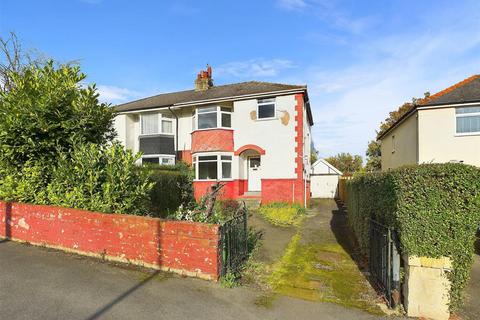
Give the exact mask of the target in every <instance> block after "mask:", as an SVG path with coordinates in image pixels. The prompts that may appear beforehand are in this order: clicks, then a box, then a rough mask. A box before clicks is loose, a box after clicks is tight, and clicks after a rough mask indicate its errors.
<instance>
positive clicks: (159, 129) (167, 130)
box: [140, 112, 173, 135]
mask: <svg viewBox="0 0 480 320" xmlns="http://www.w3.org/2000/svg"><path fill="white" fill-rule="evenodd" d="M140 134H142V135H154V134H173V118H172V116H171V115H169V114H162V113H158V112H151V113H142V114H140Z"/></svg>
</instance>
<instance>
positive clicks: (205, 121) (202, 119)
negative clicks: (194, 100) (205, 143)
mask: <svg viewBox="0 0 480 320" xmlns="http://www.w3.org/2000/svg"><path fill="white" fill-rule="evenodd" d="M193 119H194V121H193V122H194V124H195V122H197V123H196V126H194V128H195V127H196V128H197V129H211V128H231V127H232V111H231V109H230V108H225V107H220V106H215V107H202V108H198V109H197V111H196V115H194V116H193ZM195 119H196V121H195Z"/></svg>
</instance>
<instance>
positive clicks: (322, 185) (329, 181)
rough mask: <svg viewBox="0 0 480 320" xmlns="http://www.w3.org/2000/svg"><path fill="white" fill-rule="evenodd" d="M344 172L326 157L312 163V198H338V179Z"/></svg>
mask: <svg viewBox="0 0 480 320" xmlns="http://www.w3.org/2000/svg"><path fill="white" fill-rule="evenodd" d="M341 176H342V172H341V171H340V170H338V169H337V168H335V167H334V166H332V165H331V164H330V163H329V162H328V161H327V160H325V159H318V160H317V161H316V162H315V163H314V164H312V173H311V174H310V189H311V191H312V198H331V199H333V198H336V197H337V196H338V179H340V177H341Z"/></svg>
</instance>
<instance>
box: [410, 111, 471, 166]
mask: <svg viewBox="0 0 480 320" xmlns="http://www.w3.org/2000/svg"><path fill="white" fill-rule="evenodd" d="M418 122H419V134H418V136H419V163H428V162H437V163H443V162H450V161H463V163H466V164H471V165H474V166H478V167H480V135H478V134H477V135H466V136H460V135H457V134H456V119H455V108H454V107H450V108H445V107H442V108H438V109H428V110H419V111H418Z"/></svg>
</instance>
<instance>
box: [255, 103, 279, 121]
mask: <svg viewBox="0 0 480 320" xmlns="http://www.w3.org/2000/svg"><path fill="white" fill-rule="evenodd" d="M257 115H258V119H274V118H275V116H276V112H275V98H270V99H258V100H257Z"/></svg>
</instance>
